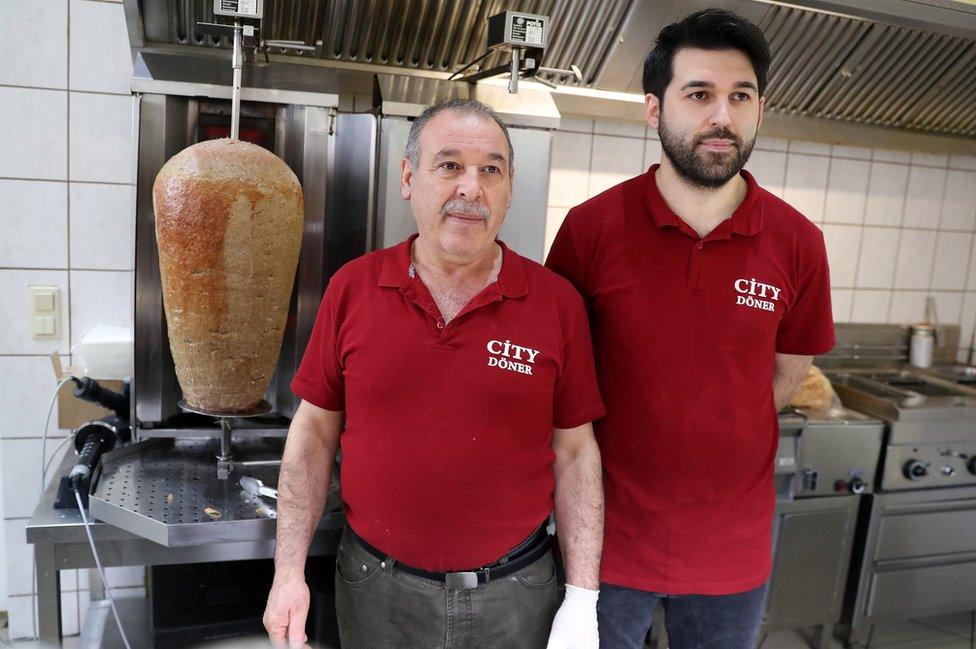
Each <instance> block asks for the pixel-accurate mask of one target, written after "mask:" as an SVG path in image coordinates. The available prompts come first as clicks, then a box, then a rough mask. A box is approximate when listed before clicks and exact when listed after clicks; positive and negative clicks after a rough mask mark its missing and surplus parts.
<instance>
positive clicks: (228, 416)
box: [176, 399, 281, 480]
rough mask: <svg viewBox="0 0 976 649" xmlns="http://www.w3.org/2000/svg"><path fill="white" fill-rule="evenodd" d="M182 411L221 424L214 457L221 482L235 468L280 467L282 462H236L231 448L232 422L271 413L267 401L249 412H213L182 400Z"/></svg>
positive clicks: (180, 405) (180, 403)
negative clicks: (214, 419)
mask: <svg viewBox="0 0 976 649" xmlns="http://www.w3.org/2000/svg"><path fill="white" fill-rule="evenodd" d="M176 405H177V406H179V408H180V410H183V411H184V412H192V413H195V414H198V415H207V416H208V417H216V418H217V419H218V420H219V422H220V452H219V453H218V454H217V455H216V456H214V457H215V458H216V459H217V477H218V478H219V479H220V480H226V479H228V478H229V477H230V474H231V472H232V471H233V470H234V467H235V466H238V467H245V466H279V465H280V464H281V460H259V461H251V462H235V461H234V451H233V449H232V448H231V441H232V438H233V433H234V429H233V426H232V425H231V420H233V419H246V418H248V417H258V416H260V415H264V414H267V413H269V412H271V404H269V403H268V402H267V401H264V400H262V401H261V402H260V403H259V404H258V405H256V406H255V407H254V408H252V409H251V410H249V411H247V412H235V413H227V412H211V411H208V410H203V409H201V408H195V407H194V406H191V405H189V404H188V403H187V402H186V401H184V400H183V399H180V400H179V401H178V402H177V404H176Z"/></svg>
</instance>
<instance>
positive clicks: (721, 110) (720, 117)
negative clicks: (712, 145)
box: [709, 101, 732, 127]
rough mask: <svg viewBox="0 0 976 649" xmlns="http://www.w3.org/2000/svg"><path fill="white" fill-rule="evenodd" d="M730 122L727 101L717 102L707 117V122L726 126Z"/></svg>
mask: <svg viewBox="0 0 976 649" xmlns="http://www.w3.org/2000/svg"><path fill="white" fill-rule="evenodd" d="M731 123H732V117H731V116H730V115H729V103H728V102H727V101H720V102H718V104H717V105H716V106H715V110H714V111H712V114H711V116H710V118H709V124H710V125H711V126H720V127H726V126H728V125H730V124H731Z"/></svg>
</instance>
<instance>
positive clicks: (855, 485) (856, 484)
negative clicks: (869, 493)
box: [847, 478, 868, 496]
mask: <svg viewBox="0 0 976 649" xmlns="http://www.w3.org/2000/svg"><path fill="white" fill-rule="evenodd" d="M847 488H848V489H850V490H851V493H852V494H854V495H855V496H857V495H860V494H863V493H864V490H865V489H867V488H868V486H867V485H866V484H865V483H864V480H861V479H860V478H852V479H851V481H850V482H849V483H847Z"/></svg>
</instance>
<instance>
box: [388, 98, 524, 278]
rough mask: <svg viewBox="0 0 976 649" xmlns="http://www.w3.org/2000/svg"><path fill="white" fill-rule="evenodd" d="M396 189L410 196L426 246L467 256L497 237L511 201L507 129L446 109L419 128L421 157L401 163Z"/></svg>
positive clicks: (456, 256)
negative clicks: (415, 165)
mask: <svg viewBox="0 0 976 649" xmlns="http://www.w3.org/2000/svg"><path fill="white" fill-rule="evenodd" d="M400 194H401V195H402V196H403V198H404V200H409V201H410V207H411V209H412V210H413V215H414V218H415V219H416V221H417V230H418V231H419V233H420V238H421V239H423V241H424V242H425V245H426V246H428V250H430V251H432V252H433V253H434V254H435V255H438V256H441V257H443V258H444V259H446V260H452V261H469V260H473V259H477V258H478V257H480V256H481V255H483V254H485V253H486V252H487V251H488V249H489V248H490V247H491V246H492V244H493V243H494V241H495V236H496V235H497V234H498V229H499V228H501V226H502V221H504V219H505V214H506V213H507V212H508V208H509V207H510V206H511V203H512V168H511V161H510V160H509V152H508V142H507V141H506V140H505V134H504V133H502V130H501V128H499V126H498V124H496V123H495V122H494V121H493V120H491V119H488V118H485V117H481V116H477V115H458V114H457V113H455V112H453V111H451V110H445V111H442V112H440V113H438V114H437V115H435V116H434V117H433V118H432V119H431V120H430V121H429V122H427V124H426V125H425V126H424V129H423V130H422V131H421V133H420V158H419V160H418V164H417V168H416V169H411V167H410V163H409V161H408V160H407V159H406V158H404V159H403V162H402V163H401V176H400Z"/></svg>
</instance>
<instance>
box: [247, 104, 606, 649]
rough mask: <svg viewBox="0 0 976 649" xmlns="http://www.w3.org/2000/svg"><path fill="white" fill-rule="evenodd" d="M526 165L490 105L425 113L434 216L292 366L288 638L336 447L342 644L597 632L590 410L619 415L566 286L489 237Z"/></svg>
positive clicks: (421, 155)
mask: <svg viewBox="0 0 976 649" xmlns="http://www.w3.org/2000/svg"><path fill="white" fill-rule="evenodd" d="M512 163H513V151H512V146H511V141H510V139H509V137H508V131H507V129H506V128H505V126H504V124H502V122H501V121H500V120H499V118H498V116H497V115H495V113H494V112H493V111H492V110H491V109H490V108H488V107H487V106H484V105H483V104H480V103H478V102H475V101H470V100H452V101H448V102H445V103H442V104H438V105H436V106H433V107H431V108H429V109H427V110H426V111H425V112H424V113H423V114H422V115H421V116H420V117H418V118H417V120H416V121H415V122H414V124H413V126H412V128H411V132H410V136H409V139H408V142H407V149H406V155H405V157H404V159H403V161H402V165H401V168H402V175H401V193H402V196H403V198H404V199H405V200H409V201H410V203H411V207H412V210H413V213H414V217H415V218H416V221H417V229H418V231H419V234H418V235H415V236H413V237H411V238H410V239H408V240H407V241H405V242H403V243H401V244H399V245H397V246H394V247H392V248H389V249H386V250H380V251H377V252H374V253H371V254H368V255H366V256H364V257H361V258H360V259H357V260H355V261H353V262H352V263H350V264H348V265H346V266H345V267H344V268H343V269H341V270H340V271H339V272H338V273H337V274H336V275H335V276H334V277H333V279H332V280H331V282H330V283H329V287H328V290H327V291H326V293H325V297H324V298H323V300H322V305H321V307H320V309H319V315H318V319H317V322H316V325H315V329H314V331H313V333H312V337H311V340H310V341H309V345H308V348H307V350H306V352H305V357H304V360H303V361H302V365H301V367H300V369H299V371H298V372H297V374H296V375H295V378H294V381H293V383H292V389H293V390H294V391H295V393H296V394H297V395H299V396H300V397H301V398H302V400H303V401H302V403H301V406H300V407H299V409H298V412H297V413H296V415H295V418H294V420H293V421H292V426H291V429H290V431H289V434H288V442H287V445H286V447H285V453H284V460H283V463H282V468H281V478H280V482H279V494H280V500H279V509H278V511H279V518H278V546H277V551H276V554H275V581H274V585H273V587H272V590H271V594H270V596H269V598H268V606H267V610H266V613H265V626H266V627H267V629H268V632H269V634H270V636H271V638H272V640H274V641H276V642H278V643H282V642H284V641H285V640H286V639H287V640H288V641H289V642H290V643H292V644H296V643H297V644H299V645H300V644H301V643H302V642H303V640H304V626H305V618H306V614H307V611H308V601H309V596H308V589H307V587H306V585H305V578H304V566H305V559H306V556H307V550H308V545H309V541H310V539H311V537H312V534H313V531H314V529H315V526H316V523H317V521H318V520H319V517H320V516H321V514H322V508H323V502H324V499H325V494H326V485H327V484H328V481H329V474H330V470H331V467H332V462H333V458H334V457H335V454H336V451H337V450H338V448H339V447H340V446H341V448H342V451H343V456H342V474H341V481H342V494H343V500H344V502H345V506H346V516H347V519H348V523H349V527H348V528H347V529H346V531H345V533H344V535H343V538H342V541H341V543H340V546H339V552H338V557H337V562H336V603H337V614H338V621H339V634H340V638H341V640H342V644H343V647H344V648H347V649H350V648H351V649H357V648H364V649H366V648H368V649H380V648H383V647H389V648H394V647H396V648H404V647H423V648H428V647H446V648H454V647H458V648H461V647H464V648H468V647H471V648H474V647H484V648H491V649H500V648H504V647H512V648H515V647H519V648H525V647H539V648H540V649H541V648H542V647H546V646H547V640H548V646H549V647H551V648H555V647H560V648H561V647H567V648H568V647H579V648H581V649H582V648H591V647H592V648H595V647H596V646H597V644H598V637H597V628H596V600H597V593H598V587H599V564H600V549H601V545H602V538H603V494H602V488H601V482H600V456H599V451H598V448H597V446H596V443H595V440H594V438H593V431H592V427H591V424H590V422H591V421H592V420H594V419H596V418H598V417H600V416H602V415H603V412H604V411H603V405H602V402H601V399H600V395H599V392H598V390H597V387H596V379H595V373H594V368H593V359H592V350H591V346H590V335H589V330H588V325H587V315H586V311H585V309H584V308H583V304H582V300H581V299H580V298H579V297H578V295H577V294H576V292H575V291H574V290H573V288H572V286H571V285H570V284H569V283H568V282H566V281H565V280H563V279H561V278H559V277H558V276H556V275H555V274H554V273H552V272H550V271H548V270H546V269H545V268H543V267H542V266H540V265H538V264H536V263H534V262H532V261H529V260H527V259H525V258H523V257H520V256H519V255H517V254H516V253H514V252H512V251H511V250H509V249H508V248H507V247H506V246H505V245H504V244H503V243H501V242H500V241H497V240H496V238H495V237H496V235H497V233H498V230H499V228H500V227H501V225H502V221H503V220H504V218H505V214H506V212H507V211H508V208H509V206H510V203H511V191H512V173H513V164H512ZM553 507H555V513H556V526H557V531H558V535H559V538H560V544H561V548H562V555H563V560H564V562H565V568H566V595H565V599H564V600H563V604H562V606H561V607H560V606H559V598H558V585H557V581H556V576H555V568H554V565H553V559H552V556H551V554H550V551H549V537H548V535H547V533H546V521H547V519H548V518H549V515H550V513H551V512H552V510H553ZM557 608H558V609H559V610H558V613H557ZM554 616H555V620H554Z"/></svg>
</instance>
